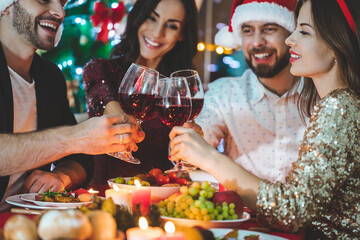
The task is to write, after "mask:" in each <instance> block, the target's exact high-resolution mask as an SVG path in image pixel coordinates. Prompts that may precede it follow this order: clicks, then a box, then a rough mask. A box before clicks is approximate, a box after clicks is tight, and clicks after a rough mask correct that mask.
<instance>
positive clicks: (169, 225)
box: [165, 221, 175, 233]
mask: <svg viewBox="0 0 360 240" xmlns="http://www.w3.org/2000/svg"><path fill="white" fill-rule="evenodd" d="M165 231H166V232H167V233H174V232H175V225H174V223H173V222H170V221H169V222H166V223H165Z"/></svg>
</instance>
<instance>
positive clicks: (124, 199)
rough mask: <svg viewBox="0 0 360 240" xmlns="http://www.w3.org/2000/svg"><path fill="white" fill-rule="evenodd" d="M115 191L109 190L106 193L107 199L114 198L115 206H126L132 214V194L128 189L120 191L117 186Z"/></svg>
mask: <svg viewBox="0 0 360 240" xmlns="http://www.w3.org/2000/svg"><path fill="white" fill-rule="evenodd" d="M113 187H114V189H107V190H106V191H105V197H106V198H112V199H113V201H114V203H115V204H118V205H124V206H126V207H127V208H128V209H129V211H130V212H132V204H131V192H130V191H129V190H126V189H119V188H118V187H117V186H116V185H114V186H113Z"/></svg>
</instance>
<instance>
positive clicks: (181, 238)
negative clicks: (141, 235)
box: [159, 222, 185, 240]
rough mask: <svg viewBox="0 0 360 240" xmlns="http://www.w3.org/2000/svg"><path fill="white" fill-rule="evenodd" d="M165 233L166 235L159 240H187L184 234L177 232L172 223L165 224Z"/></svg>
mask: <svg viewBox="0 0 360 240" xmlns="http://www.w3.org/2000/svg"><path fill="white" fill-rule="evenodd" d="M165 231H166V233H165V234H164V235H162V236H161V237H160V239H159V240H185V235H184V233H182V232H175V225H174V224H173V223H172V222H166V223H165Z"/></svg>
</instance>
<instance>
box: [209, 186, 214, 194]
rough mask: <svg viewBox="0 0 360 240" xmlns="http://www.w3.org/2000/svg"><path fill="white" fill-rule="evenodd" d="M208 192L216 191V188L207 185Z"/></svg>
mask: <svg viewBox="0 0 360 240" xmlns="http://www.w3.org/2000/svg"><path fill="white" fill-rule="evenodd" d="M207 191H208V192H212V193H213V194H214V193H216V189H215V188H214V187H209V189H208V190H207Z"/></svg>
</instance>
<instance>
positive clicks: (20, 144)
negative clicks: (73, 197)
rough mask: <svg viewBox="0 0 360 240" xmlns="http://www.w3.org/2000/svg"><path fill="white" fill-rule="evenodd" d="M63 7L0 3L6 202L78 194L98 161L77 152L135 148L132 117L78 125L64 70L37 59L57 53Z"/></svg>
mask: <svg viewBox="0 0 360 240" xmlns="http://www.w3.org/2000/svg"><path fill="white" fill-rule="evenodd" d="M66 2H67V0H1V3H0V11H1V12H0V199H1V200H2V203H3V202H4V199H5V198H6V197H7V196H9V195H13V194H15V193H19V192H44V191H48V190H49V189H50V190H51V191H58V190H60V189H61V188H63V187H65V188H66V189H75V188H77V187H79V186H81V185H83V184H85V183H86V182H87V180H88V179H89V178H90V177H91V174H92V170H93V162H92V157H91V156H89V155H84V154H80V153H85V154H103V153H107V152H117V151H121V150H124V149H126V148H130V149H131V148H136V147H134V139H133V137H132V133H134V132H135V131H136V127H135V124H134V123H135V119H134V118H132V117H128V116H126V115H122V116H103V117H99V118H92V119H89V120H87V121H85V122H83V123H81V124H78V125H76V120H75V118H74V115H73V114H72V113H71V111H70V108H69V105H68V100H67V98H66V85H65V79H64V77H63V75H62V73H61V71H60V70H59V69H58V67H57V66H56V65H55V64H53V63H51V62H49V61H47V60H45V59H43V58H41V57H40V56H39V55H37V54H36V53H35V51H36V50H37V49H45V50H50V49H52V48H53V47H54V45H55V38H56V37H55V36H56V35H58V32H59V31H58V30H59V28H60V26H61V23H62V21H63V18H64V15H65V12H64V5H65V4H66ZM118 122H121V123H123V124H116V123H118ZM134 136H135V135H134ZM59 159H60V160H59ZM52 162H55V164H54V165H51V163H52ZM50 166H55V168H54V169H50ZM4 209H5V206H4V204H0V212H1V211H3V210H4Z"/></svg>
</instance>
